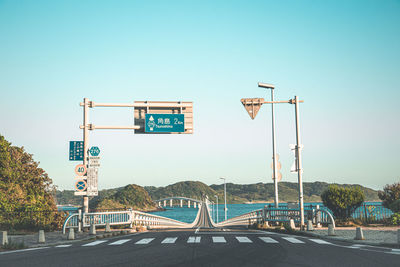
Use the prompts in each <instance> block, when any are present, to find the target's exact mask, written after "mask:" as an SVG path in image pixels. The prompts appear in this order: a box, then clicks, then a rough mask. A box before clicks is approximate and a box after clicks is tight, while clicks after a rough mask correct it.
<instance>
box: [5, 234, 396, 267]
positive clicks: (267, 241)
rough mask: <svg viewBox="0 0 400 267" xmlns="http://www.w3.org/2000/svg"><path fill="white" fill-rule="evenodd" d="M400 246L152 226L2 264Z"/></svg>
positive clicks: (289, 261) (239, 262) (312, 253)
mask: <svg viewBox="0 0 400 267" xmlns="http://www.w3.org/2000/svg"><path fill="white" fill-rule="evenodd" d="M399 262H400V249H398V250H392V249H389V248H379V247H368V246H360V245H352V244H348V243H341V242H338V241H326V240H322V239H317V238H308V237H299V236H290V235H283V234H275V233H268V232H262V231H255V230H254V231H250V230H245V229H242V230H240V229H231V230H229V229H222V230H221V229H200V230H198V229H191V230H169V231H150V232H145V233H136V234H132V235H126V236H122V237H116V238H109V239H100V240H92V241H86V242H76V243H73V244H69V245H62V246H53V247H44V248H39V249H34V250H32V249H30V250H20V251H10V252H0V266H7V267H8V266H37V267H43V266H85V267H87V266H363V267H366V266H373V267H376V266H385V267H390V266H396V267H398V266H399Z"/></svg>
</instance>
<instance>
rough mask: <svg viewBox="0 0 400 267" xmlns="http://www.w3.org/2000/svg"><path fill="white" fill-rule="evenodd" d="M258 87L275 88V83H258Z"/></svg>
mask: <svg viewBox="0 0 400 267" xmlns="http://www.w3.org/2000/svg"><path fill="white" fill-rule="evenodd" d="M258 87H262V88H267V89H275V85H273V84H270V83H258Z"/></svg>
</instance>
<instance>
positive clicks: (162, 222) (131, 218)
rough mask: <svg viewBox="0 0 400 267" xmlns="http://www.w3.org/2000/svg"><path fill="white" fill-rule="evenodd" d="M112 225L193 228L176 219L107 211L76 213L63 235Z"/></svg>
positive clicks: (134, 212) (64, 227)
mask: <svg viewBox="0 0 400 267" xmlns="http://www.w3.org/2000/svg"><path fill="white" fill-rule="evenodd" d="M107 223H109V224H110V225H129V227H133V226H134V225H135V226H149V227H151V228H191V227H192V224H189V223H185V222H180V221H177V220H174V219H170V218H166V217H162V216H157V215H153V214H150V213H145V212H141V211H136V210H131V209H130V210H126V211H107V212H90V213H84V214H80V213H75V214H72V215H70V216H69V217H68V218H67V219H66V220H65V222H64V225H63V233H64V234H65V232H66V229H68V228H76V229H80V227H89V226H90V225H92V224H93V225H96V226H105V225H106V224H107Z"/></svg>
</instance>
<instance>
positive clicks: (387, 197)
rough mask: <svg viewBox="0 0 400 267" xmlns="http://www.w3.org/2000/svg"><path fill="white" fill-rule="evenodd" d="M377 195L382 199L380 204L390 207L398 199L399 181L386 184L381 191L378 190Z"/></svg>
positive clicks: (399, 196) (399, 197)
mask: <svg viewBox="0 0 400 267" xmlns="http://www.w3.org/2000/svg"><path fill="white" fill-rule="evenodd" d="M378 196H379V198H380V199H381V200H382V205H383V206H384V207H386V208H388V209H391V205H392V204H393V203H394V202H395V201H396V200H399V199H400V183H394V184H390V185H389V184H387V185H386V186H385V187H384V188H383V191H379V192H378Z"/></svg>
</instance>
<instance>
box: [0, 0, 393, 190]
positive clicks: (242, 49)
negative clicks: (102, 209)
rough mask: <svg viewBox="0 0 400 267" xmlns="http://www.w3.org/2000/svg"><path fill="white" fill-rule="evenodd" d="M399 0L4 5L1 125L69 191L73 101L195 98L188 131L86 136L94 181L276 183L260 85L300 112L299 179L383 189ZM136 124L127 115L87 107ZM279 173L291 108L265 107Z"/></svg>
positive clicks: (75, 136)
mask: <svg viewBox="0 0 400 267" xmlns="http://www.w3.org/2000/svg"><path fill="white" fill-rule="evenodd" d="M399 48H400V2H399V1H395V0H386V1H367V0H362V1H337V0H335V1H98V0H97V1H3V0H0V90H1V95H0V134H2V135H4V136H5V137H6V139H7V140H9V141H11V142H12V143H13V144H14V145H18V146H24V147H25V148H26V150H27V151H28V152H30V153H32V154H34V159H35V160H37V161H40V163H41V164H40V166H41V167H42V168H44V169H45V170H46V171H47V172H48V173H49V175H50V177H51V178H52V179H53V181H54V183H55V184H56V185H58V186H59V188H61V189H72V188H73V183H74V166H75V164H76V162H70V161H68V142H69V140H81V139H82V131H81V130H79V125H80V124H81V123H82V108H81V107H79V102H80V101H82V99H83V98H84V97H88V98H89V99H90V100H93V101H98V102H122V103H125V102H132V101H135V100H165V101H167V100H171V101H175V100H176V101H178V100H182V101H193V102H194V112H195V114H194V116H195V121H194V122H195V125H194V127H195V129H194V134H193V135H162V136H159V135H134V134H133V132H130V131H94V132H91V134H90V138H91V145H98V146H99V147H100V148H101V150H102V152H101V157H102V158H101V164H102V166H101V168H100V171H99V186H100V188H110V187H117V186H123V185H126V184H128V183H136V184H139V185H155V186H160V185H167V184H171V183H174V182H178V181H182V180H199V181H202V182H204V183H207V184H212V183H220V182H221V180H219V179H218V178H219V177H222V176H223V177H226V178H227V181H229V182H234V183H257V182H272V180H271V169H270V164H271V161H272V159H271V156H272V149H271V120H270V114H271V113H270V106H267V105H264V106H263V107H262V109H261V111H260V113H259V115H258V116H257V118H256V119H255V120H254V121H252V120H251V119H250V117H249V116H248V114H247V113H246V111H245V110H244V108H243V107H242V105H241V103H240V99H241V98H244V97H264V98H266V99H269V92H268V91H265V90H263V89H260V88H258V87H257V82H259V81H263V82H269V83H274V84H275V85H276V90H275V93H276V98H277V99H281V100H287V99H290V98H292V97H294V95H298V96H299V97H300V98H301V99H304V101H305V103H304V104H302V105H301V107H300V112H301V123H302V125H301V130H302V142H303V144H304V147H305V148H304V152H303V163H304V165H303V167H304V181H305V182H312V181H317V180H318V181H326V182H337V183H358V184H362V185H365V186H370V187H373V188H376V189H381V188H382V187H383V186H384V185H385V184H387V183H393V182H396V181H399V180H400V175H399V162H400V161H399V160H400V156H399V151H400V139H399V132H400V123H399V115H400V109H399V103H398V100H399V99H400V92H399V91H400V90H399V89H400V88H399V85H400V82H399V77H400V65H399V62H400V49H399ZM90 116H91V122H93V123H95V124H96V123H97V124H128V125H129V124H132V123H133V110H131V109H127V108H122V109H107V108H103V109H101V108H98V109H92V110H91V114H90ZM276 121H277V122H276V127H277V152H278V153H279V154H280V155H281V162H282V174H283V181H292V182H294V181H297V176H296V175H294V174H291V173H290V172H289V169H290V166H291V165H292V161H293V155H292V152H291V151H290V150H289V144H293V143H295V132H294V106H292V105H289V104H281V105H279V106H276Z"/></svg>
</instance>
